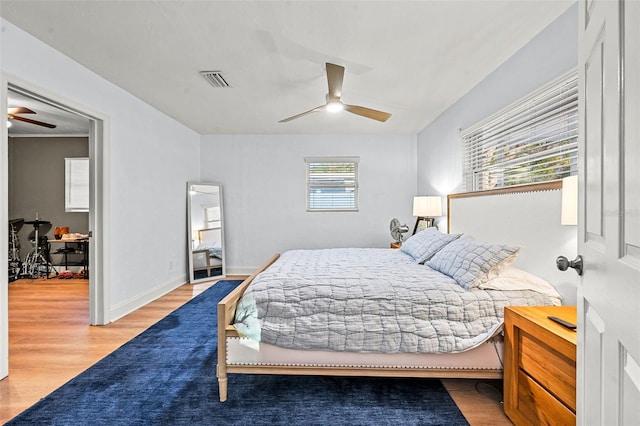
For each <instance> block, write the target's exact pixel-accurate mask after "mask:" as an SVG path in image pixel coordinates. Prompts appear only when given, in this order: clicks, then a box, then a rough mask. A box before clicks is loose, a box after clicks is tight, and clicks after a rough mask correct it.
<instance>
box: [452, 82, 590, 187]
mask: <svg viewBox="0 0 640 426" xmlns="http://www.w3.org/2000/svg"><path fill="white" fill-rule="evenodd" d="M461 138H462V143H463V152H464V158H463V162H464V164H463V169H464V175H465V176H464V177H465V185H466V188H465V190H466V191H482V190H486V189H492V188H499V187H505V186H514V185H524V184H529V183H537V182H547V181H552V180H557V179H562V178H564V177H566V176H569V175H574V174H576V173H577V155H578V76H577V73H576V72H575V71H572V72H570V73H568V74H566V75H563V76H562V77H560V78H558V79H557V80H554V81H553V82H551V83H549V84H547V85H545V86H544V87H542V88H540V89H538V90H536V91H535V92H534V93H532V94H530V95H529V96H527V97H525V98H523V99H521V100H519V101H518V102H516V103H514V104H512V105H510V106H509V107H507V108H505V109H503V110H502V111H500V112H498V113H497V114H494V115H493V116H491V117H489V118H487V119H485V120H483V121H482V122H480V123H478V124H476V125H475V126H473V127H472V128H470V129H467V130H465V131H463V132H462V133H461Z"/></svg>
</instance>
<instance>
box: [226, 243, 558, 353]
mask: <svg viewBox="0 0 640 426" xmlns="http://www.w3.org/2000/svg"><path fill="white" fill-rule="evenodd" d="M553 303H554V302H553V300H552V299H551V298H549V297H547V296H545V295H543V294H541V293H538V292H535V291H532V290H521V291H498V290H481V289H472V290H469V291H466V290H464V289H463V288H462V287H460V286H459V285H458V284H457V283H456V282H455V281H454V280H453V279H452V278H450V277H448V276H447V275H444V274H441V273H440V272H437V271H434V270H432V269H431V268H429V267H428V266H425V265H421V264H417V263H415V262H414V260H413V259H412V258H411V257H410V256H408V255H406V254H404V253H402V252H401V251H400V250H392V249H373V248H362V249H325V250H293V251H288V252H285V253H283V254H282V255H281V257H280V258H279V259H278V260H277V261H276V262H275V263H274V264H273V265H272V266H270V267H269V268H268V269H267V270H265V271H264V272H262V273H261V274H260V275H258V276H257V277H256V279H255V280H254V281H253V283H252V284H251V285H250V286H249V287H248V289H247V291H246V292H245V294H244V296H243V298H242V299H241V301H240V303H239V305H238V309H237V311H236V323H235V326H236V328H237V329H238V330H239V331H240V332H241V333H242V334H243V335H245V336H247V337H251V338H253V339H255V340H259V341H263V342H266V343H270V344H273V345H277V346H280V347H285V348H291V349H309V350H311V349H314V350H332V351H348V352H383V353H397V352H409V353H453V352H463V351H465V350H468V349H472V348H474V347H475V346H477V345H479V344H480V343H482V342H484V341H486V340H487V339H488V338H490V337H491V336H492V335H493V334H494V333H495V331H496V330H497V329H498V328H499V327H500V326H501V324H502V320H503V308H504V306H507V305H551V304H553Z"/></svg>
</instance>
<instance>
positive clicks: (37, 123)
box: [7, 114, 56, 129]
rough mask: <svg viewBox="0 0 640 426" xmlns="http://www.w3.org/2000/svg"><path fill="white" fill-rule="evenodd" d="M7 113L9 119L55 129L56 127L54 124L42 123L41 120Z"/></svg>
mask: <svg viewBox="0 0 640 426" xmlns="http://www.w3.org/2000/svg"><path fill="white" fill-rule="evenodd" d="M7 115H8V117H9V119H11V120H16V121H23V122H25V123H29V124H35V125H37V126H42V127H48V128H49V129H55V128H56V125H55V124H49V123H43V122H42V121H36V120H31V119H29V118H24V117H20V116H17V115H13V114H7Z"/></svg>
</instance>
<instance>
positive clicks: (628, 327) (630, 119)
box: [577, 0, 640, 425]
mask: <svg viewBox="0 0 640 426" xmlns="http://www.w3.org/2000/svg"><path fill="white" fill-rule="evenodd" d="M579 6H580V26H579V28H580V30H579V31H580V43H579V44H580V47H579V58H578V67H579V73H580V95H581V99H580V120H581V127H580V145H579V146H580V151H579V158H580V166H579V181H580V191H579V192H580V196H579V199H580V219H579V226H578V252H579V253H580V254H581V255H582V256H583V260H584V274H583V276H582V277H581V278H580V282H579V284H578V373H577V375H578V389H577V392H578V413H577V423H578V424H579V425H617V424H619V425H640V314H639V313H638V311H639V310H640V2H637V1H627V2H626V3H625V2H623V1H613V0H584V1H580V5H579Z"/></svg>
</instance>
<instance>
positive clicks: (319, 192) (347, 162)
mask: <svg viewBox="0 0 640 426" xmlns="http://www.w3.org/2000/svg"><path fill="white" fill-rule="evenodd" d="M304 160H305V162H306V164H307V211H314V212H315V211H358V162H359V161H360V159H359V158H358V157H328V158H305V159H304Z"/></svg>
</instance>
